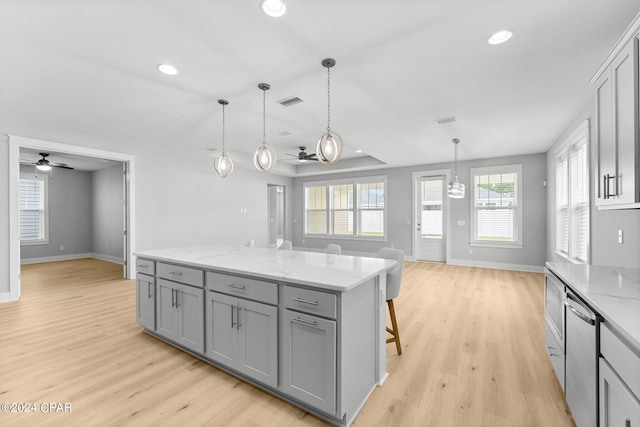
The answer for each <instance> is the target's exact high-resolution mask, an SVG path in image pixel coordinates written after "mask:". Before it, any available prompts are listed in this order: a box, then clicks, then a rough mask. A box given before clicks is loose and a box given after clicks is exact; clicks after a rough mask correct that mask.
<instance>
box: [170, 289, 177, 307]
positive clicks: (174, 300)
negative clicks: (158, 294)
mask: <svg viewBox="0 0 640 427" xmlns="http://www.w3.org/2000/svg"><path fill="white" fill-rule="evenodd" d="M175 306H176V290H175V289H171V307H175Z"/></svg>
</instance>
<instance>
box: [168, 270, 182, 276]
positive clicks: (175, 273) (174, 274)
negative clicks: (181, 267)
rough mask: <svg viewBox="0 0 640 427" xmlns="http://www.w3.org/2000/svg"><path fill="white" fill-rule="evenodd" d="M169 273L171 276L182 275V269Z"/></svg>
mask: <svg viewBox="0 0 640 427" xmlns="http://www.w3.org/2000/svg"><path fill="white" fill-rule="evenodd" d="M169 274H171V275H172V276H178V277H182V271H170V272H169Z"/></svg>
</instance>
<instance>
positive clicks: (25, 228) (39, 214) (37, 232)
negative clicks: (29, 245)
mask: <svg viewBox="0 0 640 427" xmlns="http://www.w3.org/2000/svg"><path fill="white" fill-rule="evenodd" d="M18 198H19V202H18V205H19V209H20V215H19V221H20V231H19V232H20V240H22V241H28V240H43V239H44V238H45V230H44V215H45V212H44V206H45V204H44V181H42V180H38V179H25V178H21V179H20V183H19V190H18Z"/></svg>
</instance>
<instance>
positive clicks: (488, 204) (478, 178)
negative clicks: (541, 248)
mask: <svg viewBox="0 0 640 427" xmlns="http://www.w3.org/2000/svg"><path fill="white" fill-rule="evenodd" d="M521 180H522V165H506V166H495V167H485V168H472V169H471V183H472V186H471V187H472V194H471V197H472V200H471V211H472V212H471V218H472V224H471V244H472V245H475V246H498V247H511V248H521V247H522V190H521V188H522V185H521Z"/></svg>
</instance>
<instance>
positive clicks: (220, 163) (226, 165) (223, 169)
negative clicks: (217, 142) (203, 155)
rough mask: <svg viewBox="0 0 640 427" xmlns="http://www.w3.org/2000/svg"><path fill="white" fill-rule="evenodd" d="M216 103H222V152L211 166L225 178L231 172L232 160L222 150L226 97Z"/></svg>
mask: <svg viewBox="0 0 640 427" xmlns="http://www.w3.org/2000/svg"><path fill="white" fill-rule="evenodd" d="M218 104H220V105H222V153H221V154H220V155H219V156H218V158H217V159H216V160H215V161H214V162H213V167H214V169H215V170H216V172H217V173H218V175H220V176H221V177H222V178H225V177H227V176H228V175H229V174H230V173H231V172H233V162H232V161H231V159H230V158H229V156H227V153H226V152H225V150H224V106H225V105H228V104H229V101H227V100H226V99H218Z"/></svg>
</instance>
